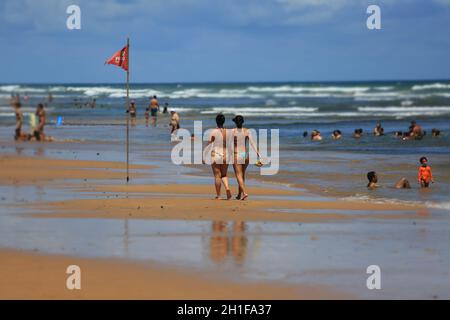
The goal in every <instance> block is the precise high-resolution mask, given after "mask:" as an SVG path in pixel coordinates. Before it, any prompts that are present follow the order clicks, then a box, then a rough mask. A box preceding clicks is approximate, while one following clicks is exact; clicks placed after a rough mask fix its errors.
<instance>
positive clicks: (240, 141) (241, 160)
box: [232, 116, 260, 200]
mask: <svg viewBox="0 0 450 320" xmlns="http://www.w3.org/2000/svg"><path fill="white" fill-rule="evenodd" d="M233 122H234V123H235V124H236V128H234V129H233V130H232V134H233V140H234V163H233V169H234V174H235V175H236V180H237V182H238V184H239V191H238V195H237V196H236V199H237V200H239V199H240V200H245V199H246V198H247V197H248V194H247V191H246V187H245V171H246V170H247V167H248V164H249V152H248V151H249V148H248V145H249V144H250V146H251V147H252V148H253V150H255V152H256V154H257V155H258V157H259V156H260V155H259V151H258V148H257V147H256V144H255V141H254V140H253V138H252V135H251V133H250V131H249V130H248V129H247V128H243V127H242V125H243V124H244V117H243V116H236V117H234V119H233Z"/></svg>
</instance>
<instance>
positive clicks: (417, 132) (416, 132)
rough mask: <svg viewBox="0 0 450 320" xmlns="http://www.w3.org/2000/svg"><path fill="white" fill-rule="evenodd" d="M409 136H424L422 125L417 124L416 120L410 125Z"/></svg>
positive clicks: (414, 137) (418, 137)
mask: <svg viewBox="0 0 450 320" xmlns="http://www.w3.org/2000/svg"><path fill="white" fill-rule="evenodd" d="M409 136H410V137H411V138H413V139H416V140H420V139H422V138H423V136H424V132H423V130H422V127H421V126H419V125H418V124H417V122H416V121H414V120H413V121H411V125H410V126H409Z"/></svg>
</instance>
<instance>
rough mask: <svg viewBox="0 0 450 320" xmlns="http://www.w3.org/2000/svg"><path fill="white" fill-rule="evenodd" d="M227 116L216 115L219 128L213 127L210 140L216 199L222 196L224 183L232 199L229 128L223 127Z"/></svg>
mask: <svg viewBox="0 0 450 320" xmlns="http://www.w3.org/2000/svg"><path fill="white" fill-rule="evenodd" d="M224 123H225V116H224V115H223V114H219V115H217V117H216V124H217V128H215V129H213V130H212V132H211V136H210V138H209V141H208V146H209V145H212V151H211V160H212V162H211V167H212V171H213V174H214V184H215V187H216V199H219V198H220V189H221V187H222V183H223V185H224V187H225V190H226V193H227V200H229V199H231V191H230V186H229V184H228V177H227V171H228V163H227V143H226V139H227V129H225V128H224V127H223V124H224Z"/></svg>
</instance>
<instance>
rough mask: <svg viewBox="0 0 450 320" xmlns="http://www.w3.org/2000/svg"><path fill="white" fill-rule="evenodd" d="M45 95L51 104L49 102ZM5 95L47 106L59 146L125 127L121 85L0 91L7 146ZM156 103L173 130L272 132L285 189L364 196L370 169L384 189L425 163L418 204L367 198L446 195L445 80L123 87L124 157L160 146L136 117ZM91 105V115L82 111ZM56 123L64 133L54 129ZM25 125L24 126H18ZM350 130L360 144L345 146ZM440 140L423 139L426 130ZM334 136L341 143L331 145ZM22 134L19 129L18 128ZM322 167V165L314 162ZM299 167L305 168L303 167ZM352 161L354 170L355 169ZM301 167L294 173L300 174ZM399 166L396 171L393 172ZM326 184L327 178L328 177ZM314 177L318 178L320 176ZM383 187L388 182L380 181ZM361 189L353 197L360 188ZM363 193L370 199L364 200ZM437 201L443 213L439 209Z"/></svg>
mask: <svg viewBox="0 0 450 320" xmlns="http://www.w3.org/2000/svg"><path fill="white" fill-rule="evenodd" d="M50 93H51V95H52V96H53V101H52V102H51V103H49V102H48V95H49V94H50ZM13 94H20V96H21V98H22V103H23V110H24V113H25V114H26V115H27V114H31V113H32V112H34V109H35V106H36V104H37V103H41V102H42V103H46V104H47V107H46V109H47V114H48V120H49V125H48V127H47V129H46V131H47V133H49V134H51V135H53V136H55V137H56V138H57V139H58V140H66V139H67V140H75V141H91V140H95V141H97V140H100V141H108V142H113V143H116V142H117V143H123V141H124V130H123V129H121V128H120V126H122V125H123V124H124V122H125V121H124V120H125V112H124V110H125V95H126V91H125V86H124V85H123V84H45V85H33V84H20V85H18V84H0V127H1V130H0V134H1V136H2V139H11V137H12V134H13V126H14V121H15V119H14V112H13V109H12V108H11V106H10V105H9V99H10V97H11V95H13ZM152 95H157V96H158V99H159V102H160V105H163V104H164V103H168V104H169V110H176V111H177V112H179V114H180V116H181V126H182V127H184V128H187V129H192V128H193V122H194V120H202V121H203V128H204V130H205V129H207V128H209V127H214V126H215V123H214V119H215V116H216V114H218V113H220V112H221V113H224V114H225V116H226V118H227V121H226V125H227V126H229V127H232V126H233V122H232V121H231V119H232V116H233V115H235V114H241V115H243V116H244V117H245V125H246V126H248V127H250V128H255V129H279V134H280V158H281V159H280V161H281V162H282V163H283V161H284V163H283V168H282V169H283V170H285V172H284V174H281V176H282V177H283V179H284V180H288V181H289V182H290V183H292V184H296V183H304V182H305V181H306V182H307V183H309V184H313V185H317V186H319V187H321V188H332V187H333V186H334V187H335V189H340V190H342V189H347V190H350V191H351V192H350V193H348V194H346V196H349V197H353V196H360V197H362V198H364V197H367V196H368V194H367V193H365V192H363V193H361V190H362V189H364V185H365V184H366V181H365V173H366V172H368V171H370V170H376V171H377V172H379V173H380V175H381V176H382V174H383V173H384V172H386V173H389V174H390V175H391V176H392V177H390V178H389V179H390V180H389V179H388V180H385V181H386V183H388V184H389V185H393V184H394V183H395V180H398V179H399V178H400V177H407V178H408V179H409V180H410V181H412V182H415V175H416V166H417V165H418V158H419V157H420V156H422V155H426V156H427V157H428V158H429V159H430V162H431V164H432V165H433V166H434V167H436V169H437V170H436V172H437V173H438V174H439V175H440V177H439V179H438V180H440V183H439V186H438V187H436V188H435V189H436V190H435V191H434V192H433V193H431V194H430V195H427V196H425V198H423V195H422V194H419V193H417V192H415V193H409V194H403V193H399V194H395V195H393V193H392V191H391V190H389V189H384V191H383V190H382V191H379V192H377V193H376V194H375V196H380V197H383V198H384V197H387V198H392V197H394V198H399V199H403V200H417V199H422V198H423V199H422V200H421V201H423V202H429V201H437V200H438V201H445V200H446V199H447V198H448V194H449V192H450V181H449V179H450V178H449V177H448V173H449V166H448V164H449V161H448V159H449V158H448V157H449V155H450V134H449V132H450V121H449V120H450V81H443V80H434V81H433V80H431V81H383V82H380V81H377V82H326V83H325V82H324V83H319V82H314V83H312V82H311V83H308V82H301V83H299V82H286V83H195V84H190V83H179V84H177V83H175V84H134V83H131V85H130V98H131V99H135V100H136V104H137V113H138V122H137V125H136V126H135V127H133V128H132V130H131V136H132V143H133V146H132V150H137V149H147V150H148V149H149V148H150V145H152V144H153V145H154V144H160V145H163V144H168V141H169V135H168V133H167V130H168V129H167V128H166V127H167V124H168V122H169V120H168V116H167V115H165V116H163V115H160V116H159V120H158V125H157V128H152V127H150V128H146V127H145V123H144V119H143V118H144V111H145V108H146V107H147V106H148V103H149V98H150V97H151V96H152ZM93 99H96V107H95V108H91V107H90V105H89V103H90V102H92V100H93ZM58 117H63V119H64V125H63V126H60V127H57V126H56V120H57V118H58ZM412 120H416V121H417V122H418V123H419V124H420V125H421V126H422V128H423V129H424V130H425V131H426V132H427V134H426V136H425V137H424V138H423V139H422V140H420V141H402V140H401V139H398V138H395V137H394V136H393V133H394V132H395V131H406V130H407V129H408V126H409V124H410V122H411V121H412ZM377 122H381V123H382V125H383V127H384V129H385V136H383V137H373V136H372V135H371V132H372V130H373V128H374V126H375V124H376V123H377ZM26 123H27V121H26ZM355 128H362V129H363V130H364V131H365V133H366V135H365V136H364V137H363V138H361V139H354V138H352V137H351V134H352V133H353V130H354V129H355ZM433 128H437V129H439V130H440V131H441V135H440V136H439V137H436V138H433V137H431V130H432V129H433ZM314 129H317V130H320V131H321V133H322V136H323V137H324V139H323V140H322V141H320V142H313V141H311V140H310V139H309V138H303V136H302V134H303V132H304V131H308V132H309V133H310V132H311V131H312V130H314ZM335 129H339V130H341V131H342V133H343V136H344V137H343V139H341V140H339V141H334V140H332V139H331V133H332V132H333V130H335ZM25 130H27V125H25ZM331 158H334V159H335V160H336V161H334V162H327V166H323V165H322V166H321V164H320V163H321V162H320V161H317V160H321V161H323V160H328V159H331ZM304 160H306V161H307V162H303V163H302V161H304ZM355 161H359V162H358V163H356V164H355ZM299 163H301V165H299ZM397 167H398V168H397ZM302 170H303V173H305V172H306V174H307V175H309V173H324V172H325V173H326V172H328V173H329V176H326V175H325V177H322V178H321V177H320V175H316V176H314V175H313V176H307V177H306V178H305V175H303V176H302V175H300V176H297V175H296V174H293V173H298V172H301V171H302ZM342 171H345V172H346V171H348V173H349V175H348V177H350V176H353V177H356V178H348V179H342V177H341V176H339V175H338V174H340V173H342ZM333 175H334V178H330V177H333ZM322 176H323V174H322ZM384 179H387V177H384ZM361 188H362V189H361ZM373 195H374V193H372V194H371V195H370V196H373ZM448 205H449V203H448V202H444V204H443V206H444V207H445V206H447V207H448Z"/></svg>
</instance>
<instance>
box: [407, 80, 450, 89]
mask: <svg viewBox="0 0 450 320" xmlns="http://www.w3.org/2000/svg"><path fill="white" fill-rule="evenodd" d="M430 89H438V90H442V89H450V83H439V82H437V83H432V84H423V85H415V86H413V87H412V88H411V90H414V91H420V90H430Z"/></svg>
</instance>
